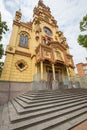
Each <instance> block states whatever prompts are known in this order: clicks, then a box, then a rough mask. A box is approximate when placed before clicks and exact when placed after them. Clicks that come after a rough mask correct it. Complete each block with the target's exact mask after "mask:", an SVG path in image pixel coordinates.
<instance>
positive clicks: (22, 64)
mask: <svg viewBox="0 0 87 130" xmlns="http://www.w3.org/2000/svg"><path fill="white" fill-rule="evenodd" d="M15 66H16V68H17V69H18V70H19V71H21V72H22V71H24V70H26V69H27V68H28V65H27V62H25V61H24V60H23V59H21V60H18V61H17V62H16V63H15Z"/></svg>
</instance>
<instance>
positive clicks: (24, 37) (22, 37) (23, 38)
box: [19, 34, 28, 48]
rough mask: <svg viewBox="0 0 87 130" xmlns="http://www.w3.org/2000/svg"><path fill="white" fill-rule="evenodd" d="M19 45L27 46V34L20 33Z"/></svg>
mask: <svg viewBox="0 0 87 130" xmlns="http://www.w3.org/2000/svg"><path fill="white" fill-rule="evenodd" d="M19 45H20V46H22V47H26V48H27V47H28V36H27V35H24V34H21V35H20V43H19Z"/></svg>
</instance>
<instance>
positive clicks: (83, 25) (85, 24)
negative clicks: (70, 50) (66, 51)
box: [78, 15, 87, 48]
mask: <svg viewBox="0 0 87 130" xmlns="http://www.w3.org/2000/svg"><path fill="white" fill-rule="evenodd" d="M80 30H81V32H86V31H87V15H85V16H84V17H83V20H82V21H81V22H80ZM78 43H79V45H81V46H83V47H85V48H87V34H84V35H81V34H80V35H79V36H78Z"/></svg>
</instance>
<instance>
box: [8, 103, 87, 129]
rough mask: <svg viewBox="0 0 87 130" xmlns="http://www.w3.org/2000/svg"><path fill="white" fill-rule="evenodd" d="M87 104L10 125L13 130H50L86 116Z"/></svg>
mask: <svg viewBox="0 0 87 130" xmlns="http://www.w3.org/2000/svg"><path fill="white" fill-rule="evenodd" d="M85 105H87V104H82V105H80V106H79V105H78V106H76V107H72V108H68V109H66V110H62V111H61V110H60V111H57V112H54V113H53V112H52V113H50V114H46V115H43V116H39V117H36V118H33V119H26V120H23V121H21V122H16V123H14V124H11V125H10V129H11V130H17V129H20V130H21V128H25V127H32V126H33V128H34V127H35V128H38V130H41V129H49V127H51V126H53V125H56V124H58V123H62V122H64V121H66V120H70V119H72V118H74V117H76V116H78V115H79V114H80V115H81V114H84V113H86V112H87V106H85ZM32 130H33V129H32Z"/></svg>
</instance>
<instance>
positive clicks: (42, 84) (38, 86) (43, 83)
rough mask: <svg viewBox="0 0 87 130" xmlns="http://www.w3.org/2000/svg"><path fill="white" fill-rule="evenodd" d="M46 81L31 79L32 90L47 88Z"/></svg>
mask: <svg viewBox="0 0 87 130" xmlns="http://www.w3.org/2000/svg"><path fill="white" fill-rule="evenodd" d="M47 89H48V87H47V81H44V80H41V81H33V83H32V90H36V91H37V90H47Z"/></svg>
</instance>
